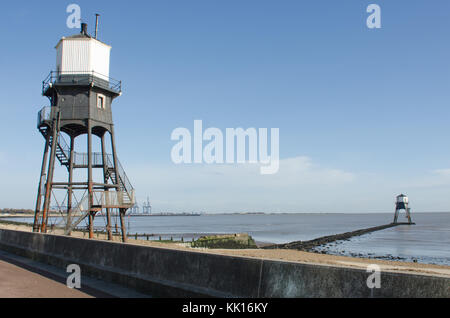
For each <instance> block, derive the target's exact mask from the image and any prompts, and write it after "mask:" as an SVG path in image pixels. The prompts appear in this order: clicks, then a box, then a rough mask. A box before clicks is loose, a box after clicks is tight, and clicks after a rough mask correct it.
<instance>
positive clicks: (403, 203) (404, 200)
mask: <svg viewBox="0 0 450 318" xmlns="http://www.w3.org/2000/svg"><path fill="white" fill-rule="evenodd" d="M408 204H409V200H408V197H407V196H406V195H404V194H400V195H398V196H397V198H396V200H395V214H394V223H398V214H399V212H400V210H405V213H406V217H407V218H408V223H409V224H412V221H411V213H410V212H411V209H410V208H409V207H408Z"/></svg>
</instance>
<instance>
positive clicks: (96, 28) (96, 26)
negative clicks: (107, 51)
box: [94, 13, 100, 40]
mask: <svg viewBox="0 0 450 318" xmlns="http://www.w3.org/2000/svg"><path fill="white" fill-rule="evenodd" d="M99 16H100V14H98V13H96V14H95V36H94V38H95V39H96V40H97V34H98V17H99Z"/></svg>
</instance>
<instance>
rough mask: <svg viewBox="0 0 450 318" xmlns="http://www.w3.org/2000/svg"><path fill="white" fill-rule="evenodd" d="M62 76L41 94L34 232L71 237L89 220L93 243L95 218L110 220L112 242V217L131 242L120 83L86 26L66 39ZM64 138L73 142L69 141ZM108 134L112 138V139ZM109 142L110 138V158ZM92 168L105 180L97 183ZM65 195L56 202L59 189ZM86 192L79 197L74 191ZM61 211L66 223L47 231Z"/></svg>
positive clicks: (54, 76)
mask: <svg viewBox="0 0 450 318" xmlns="http://www.w3.org/2000/svg"><path fill="white" fill-rule="evenodd" d="M56 49H57V65H56V67H57V71H55V72H51V73H50V74H49V76H48V77H47V78H46V79H45V80H44V81H43V88H42V94H43V95H44V96H46V97H48V99H49V100H50V106H46V107H44V108H43V109H42V110H41V111H40V112H39V114H38V129H39V131H40V133H41V134H42V135H43V137H44V138H45V146H44V155H43V160H42V166H41V176H40V179H39V187H38V194H37V200H36V210H35V219H34V231H35V232H43V233H46V232H47V231H49V230H54V229H55V228H60V229H64V232H65V234H66V235H70V233H71V231H72V230H73V229H74V228H75V227H77V226H78V225H79V224H80V223H81V222H82V221H83V220H85V219H88V220H89V225H88V226H89V237H90V238H93V233H94V232H93V228H94V225H93V224H94V218H95V216H96V214H97V213H99V212H102V213H104V214H105V215H106V220H107V222H106V231H107V233H108V238H109V239H110V240H112V238H113V234H112V226H111V216H112V214H113V213H115V215H118V216H119V217H120V221H121V236H122V240H123V241H125V240H126V230H125V222H124V215H125V213H126V211H127V210H128V209H129V208H130V207H131V206H133V205H134V202H135V200H134V189H133V187H132V186H131V183H130V181H129V180H128V177H127V175H126V174H125V171H124V170H123V168H122V165H121V164H120V162H119V160H118V158H117V153H116V145H115V136H114V124H113V119H112V109H111V104H112V102H113V100H114V99H115V98H117V97H118V96H120V95H121V82H120V81H116V80H114V79H112V78H110V77H109V54H110V49H111V47H109V46H108V45H106V44H104V43H102V42H100V41H98V40H97V39H95V38H93V37H91V36H90V35H88V34H87V26H86V25H85V24H83V26H82V31H81V33H80V34H78V35H74V36H70V37H67V38H62V39H61V41H60V42H59V43H58V45H57V47H56ZM61 133H64V134H65V135H67V136H68V138H69V139H70V140H69V141H66V140H65V138H64V135H63V134H61ZM82 135H84V136H86V137H87V149H86V152H83V153H79V152H76V151H75V150H74V149H75V142H76V140H77V137H81V136H82ZM108 135H109V136H108ZM94 137H98V138H100V142H101V152H93V150H92V148H93V138H94ZM106 138H109V139H110V145H111V153H108V152H107V151H108V149H107V148H108V147H107V145H106ZM56 161H58V162H59V163H60V164H61V165H62V166H64V167H66V168H67V172H68V178H67V182H54V180H53V174H54V169H55V163H56ZM75 169H84V170H85V171H86V172H87V173H86V175H87V179H86V180H82V182H80V181H75V180H74V170H75ZM93 169H101V171H102V174H103V177H102V178H101V180H94V174H93ZM58 189H59V190H61V189H63V190H64V191H66V196H65V199H64V200H57V199H56V195H55V194H54V191H55V190H58ZM80 190H84V194H83V195H82V197H81V198H80V197H79V198H76V196H75V195H74V192H75V191H80ZM55 210H56V211H57V212H60V213H61V215H62V220H61V221H60V222H59V223H58V224H54V225H53V226H51V227H49V226H48V215H49V213H50V212H55Z"/></svg>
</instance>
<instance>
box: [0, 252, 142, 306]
mask: <svg viewBox="0 0 450 318" xmlns="http://www.w3.org/2000/svg"><path fill="white" fill-rule="evenodd" d="M68 275H70V274H69V273H66V272H65V271H64V270H62V269H59V268H57V267H54V266H50V265H47V264H43V263H39V262H35V261H33V260H30V259H27V258H24V257H21V256H17V255H14V254H10V253H6V252H4V251H0V298H143V297H149V296H148V295H143V294H141V293H138V292H136V291H134V290H130V289H128V288H124V287H122V286H118V285H115V284H110V283H106V282H103V281H99V280H96V279H93V278H90V277H86V276H84V277H82V280H81V288H80V289H71V288H69V287H67V286H66V279H67V276H68Z"/></svg>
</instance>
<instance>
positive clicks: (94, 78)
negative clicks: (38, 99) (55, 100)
mask: <svg viewBox="0 0 450 318" xmlns="http://www.w3.org/2000/svg"><path fill="white" fill-rule="evenodd" d="M54 84H67V85H69V84H78V85H91V84H94V85H95V86H98V87H101V88H104V89H108V90H111V91H113V92H116V93H120V92H121V91H122V81H119V80H116V79H114V78H111V77H109V76H106V75H103V74H100V73H97V72H94V71H70V72H68V71H64V72H57V71H51V72H50V74H49V75H48V76H47V77H46V78H45V79H44V80H43V81H42V93H43V94H44V93H45V92H46V91H47V90H48V89H49V88H50V87H51V86H52V85H54Z"/></svg>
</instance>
